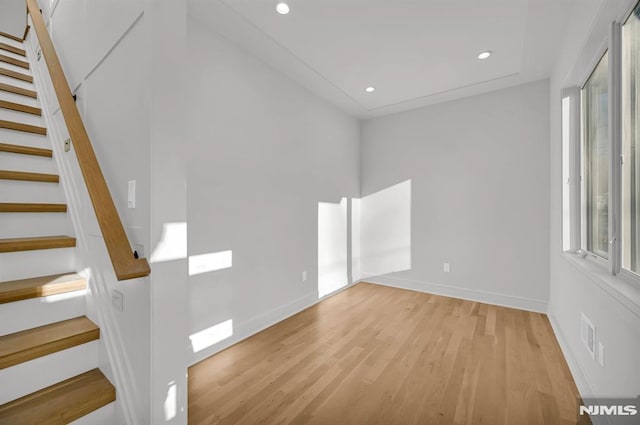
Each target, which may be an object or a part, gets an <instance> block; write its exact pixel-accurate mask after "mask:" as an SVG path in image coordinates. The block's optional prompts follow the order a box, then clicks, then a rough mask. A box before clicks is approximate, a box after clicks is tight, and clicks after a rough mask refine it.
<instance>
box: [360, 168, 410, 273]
mask: <svg viewBox="0 0 640 425" xmlns="http://www.w3.org/2000/svg"><path fill="white" fill-rule="evenodd" d="M360 234H361V238H360V243H361V246H360V250H361V260H360V264H361V270H362V275H363V276H365V277H366V276H378V275H382V274H387V273H392V272H398V271H403V270H410V269H411V180H406V181H404V182H402V183H398V184H396V185H394V186H391V187H389V188H387V189H383V190H380V191H378V192H376V193H373V194H371V195H367V196H365V197H363V198H362V199H361V205H360Z"/></svg>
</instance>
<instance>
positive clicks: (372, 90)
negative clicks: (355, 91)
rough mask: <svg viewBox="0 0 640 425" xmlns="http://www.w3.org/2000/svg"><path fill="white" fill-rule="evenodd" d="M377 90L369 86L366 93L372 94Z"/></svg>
mask: <svg viewBox="0 0 640 425" xmlns="http://www.w3.org/2000/svg"><path fill="white" fill-rule="evenodd" d="M375 90H376V88H375V87H373V86H369V87H367V88H366V89H364V91H366V92H367V93H372V92H374V91H375Z"/></svg>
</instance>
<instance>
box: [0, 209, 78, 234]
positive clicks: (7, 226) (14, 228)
mask: <svg viewBox="0 0 640 425" xmlns="http://www.w3.org/2000/svg"><path fill="white" fill-rule="evenodd" d="M73 234H74V232H73V227H72V226H71V220H70V219H69V217H68V216H67V214H66V213H0V238H30V237H36V236H56V235H67V236H73Z"/></svg>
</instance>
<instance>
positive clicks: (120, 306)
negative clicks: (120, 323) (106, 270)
mask: <svg viewBox="0 0 640 425" xmlns="http://www.w3.org/2000/svg"><path fill="white" fill-rule="evenodd" d="M111 305H112V306H113V308H115V309H116V310H118V311H124V294H123V293H122V292H119V291H116V290H115V289H114V290H113V291H111Z"/></svg>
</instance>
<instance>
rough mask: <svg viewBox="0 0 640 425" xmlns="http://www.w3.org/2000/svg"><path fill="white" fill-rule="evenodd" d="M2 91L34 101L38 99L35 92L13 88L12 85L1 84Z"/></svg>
mask: <svg viewBox="0 0 640 425" xmlns="http://www.w3.org/2000/svg"><path fill="white" fill-rule="evenodd" d="M0 90H2V91H6V92H9V93H13V94H20V95H22V96H28V97H32V98H34V99H35V98H37V97H38V94H37V93H36V92H35V91H33V90H29V89H23V88H22V87H16V86H12V85H11V84H5V83H0Z"/></svg>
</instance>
